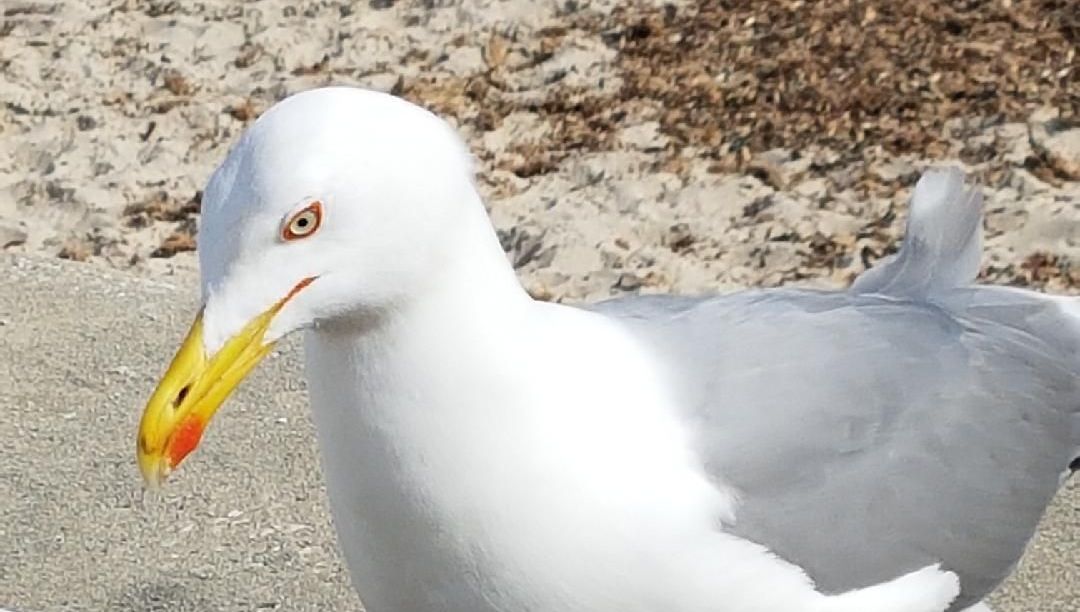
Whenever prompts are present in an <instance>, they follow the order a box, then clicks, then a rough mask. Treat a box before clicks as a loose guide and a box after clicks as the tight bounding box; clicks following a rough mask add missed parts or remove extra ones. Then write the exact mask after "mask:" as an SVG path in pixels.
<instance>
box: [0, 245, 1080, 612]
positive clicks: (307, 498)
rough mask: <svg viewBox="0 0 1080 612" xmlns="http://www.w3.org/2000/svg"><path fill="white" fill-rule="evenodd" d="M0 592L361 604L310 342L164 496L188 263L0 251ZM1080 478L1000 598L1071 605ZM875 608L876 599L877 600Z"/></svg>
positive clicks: (249, 391) (2, 596) (289, 351)
mask: <svg viewBox="0 0 1080 612" xmlns="http://www.w3.org/2000/svg"><path fill="white" fill-rule="evenodd" d="M0 274H2V275H3V277H4V278H5V279H7V282H5V283H3V284H0V338H2V339H3V340H2V341H0V406H3V407H4V411H5V415H6V416H5V418H3V419H0V439H2V440H4V441H5V443H4V444H3V445H0V500H3V502H2V503H0V608H5V607H6V608H11V609H13V610H15V611H16V612H53V611H64V612H67V611H87V612H99V611H107V612H159V611H160V612H166V611H167V612H248V611H252V610H301V611H306V610H311V611H325V610H335V611H337V612H348V611H350V610H356V611H358V610H360V606H359V602H358V600H357V598H356V595H355V594H354V593H353V591H352V589H351V588H350V587H349V584H348V578H347V573H346V571H345V570H344V568H343V567H342V565H341V561H340V558H339V556H338V549H337V545H336V543H335V541H334V537H333V533H332V531H331V526H330V519H329V515H328V513H327V508H326V505H325V504H326V496H325V491H324V489H323V484H322V481H321V476H320V471H319V469H318V463H317V458H316V455H315V445H314V438H313V436H314V432H313V430H312V426H311V424H310V422H309V420H308V413H307V400H306V396H305V390H304V382H303V375H302V372H301V365H300V351H299V347H298V343H297V342H295V341H293V342H289V343H287V344H286V345H285V346H283V347H282V349H281V350H280V352H279V353H276V354H275V355H274V356H272V357H270V358H268V360H267V362H266V363H265V364H264V365H262V366H260V367H259V369H258V370H256V371H255V373H254V374H253V375H252V378H251V379H250V380H249V381H247V382H245V384H244V385H243V386H242V387H241V388H240V389H239V390H238V392H237V394H236V395H235V396H234V397H233V398H232V399H230V400H229V404H228V406H227V407H226V409H224V410H222V411H221V413H220V415H219V417H218V418H217V420H216V421H215V425H214V427H213V428H212V430H211V431H210V432H209V433H208V434H207V437H206V439H205V441H204V443H203V445H202V447H201V448H200V449H199V451H198V455H197V456H196V457H194V459H192V460H191V461H189V462H188V463H186V464H185V465H184V469H183V470H181V471H180V472H179V473H178V474H176V475H175V477H174V478H173V479H171V480H170V482H169V485H168V486H167V487H166V488H165V489H164V490H163V493H162V495H161V496H155V495H150V494H147V493H145V492H144V491H143V488H142V484H141V481H140V477H139V474H138V469H137V467H136V466H135V462H134V458H133V455H134V448H133V447H134V431H135V428H136V426H137V423H138V410H137V407H138V406H140V405H141V404H142V402H143V401H144V400H145V397H146V395H147V394H148V393H149V392H150V391H151V389H152V388H153V385H154V383H155V382H156V378H157V376H158V375H159V374H160V371H161V369H162V368H163V367H164V363H165V360H166V359H167V358H168V356H169V355H170V354H171V353H172V351H173V350H174V349H175V344H176V342H177V341H178V339H179V338H180V337H181V335H182V334H183V332H184V330H185V329H186V327H187V325H188V324H189V322H190V317H191V312H192V309H193V308H194V307H195V304H196V293H197V290H196V286H197V285H196V282H195V280H194V278H191V277H189V276H187V275H181V276H179V277H177V278H174V279H171V280H170V282H168V283H165V282H160V281H154V280H146V279H144V278H140V277H137V276H134V275H131V274H130V273H129V272H127V271H110V270H105V269H102V268H101V267H99V266H86V265H80V264H75V263H71V262H64V261H58V260H56V259H45V258H42V257H38V256H35V257H32V258H29V259H27V258H26V257H25V256H11V255H0ZM1078 540H1080V487H1077V486H1076V481H1075V479H1074V484H1073V485H1071V486H1070V487H1069V488H1068V489H1067V490H1066V491H1064V492H1063V493H1062V495H1060V496H1059V499H1058V501H1057V503H1056V504H1055V506H1054V508H1053V509H1052V511H1051V512H1050V514H1049V515H1048V517H1047V519H1046V521H1045V524H1044V526H1043V529H1042V531H1041V533H1040V536H1039V537H1038V538H1037V539H1036V540H1035V542H1034V543H1033V545H1032V548H1031V550H1030V551H1029V553H1028V555H1027V557H1026V558H1025V560H1024V562H1023V564H1022V566H1021V568H1020V570H1019V571H1018V573H1017V574H1016V575H1015V576H1014V577H1013V578H1012V579H1011V580H1010V581H1009V583H1008V584H1007V586H1006V587H1004V588H1003V589H1002V590H1001V591H1000V592H999V593H997V594H996V596H995V602H996V604H997V605H998V607H997V608H996V610H997V612H1075V610H1076V609H1077V603H1076V602H1077V590H1076V585H1077V583H1078V579H1080V541H1078ZM868 612H869V611H868Z"/></svg>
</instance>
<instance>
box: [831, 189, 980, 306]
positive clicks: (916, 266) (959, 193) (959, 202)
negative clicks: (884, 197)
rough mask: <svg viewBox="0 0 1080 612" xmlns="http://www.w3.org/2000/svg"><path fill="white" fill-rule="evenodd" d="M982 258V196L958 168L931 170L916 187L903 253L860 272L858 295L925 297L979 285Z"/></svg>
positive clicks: (855, 290)
mask: <svg viewBox="0 0 1080 612" xmlns="http://www.w3.org/2000/svg"><path fill="white" fill-rule="evenodd" d="M981 258H982V193H981V192H980V191H979V189H978V188H972V189H965V186H964V173H963V171H961V170H959V169H956V168H949V169H940V170H929V171H927V172H926V173H925V174H923V176H922V177H921V178H920V179H919V182H918V183H917V184H916V185H915V190H914V193H913V194H912V197H911V211H910V213H909V214H908V222H907V231H906V235H905V237H904V243H903V245H901V247H900V252H899V253H897V254H896V255H894V256H892V257H890V258H887V259H886V260H884V261H883V262H882V263H879V264H878V265H877V266H874V267H873V268H871V269H870V270H867V271H866V272H864V273H863V274H861V275H860V276H859V277H858V278H857V279H855V283H854V284H853V285H852V286H851V291H852V292H854V293H875V294H880V295H888V296H895V297H903V298H913V297H914V298H918V297H926V296H927V295H930V294H933V293H935V292H940V291H945V290H948V289H953V288H956V287H963V286H965V285H969V284H971V283H972V282H974V280H975V277H976V276H977V275H978V273H979V264H980V261H981Z"/></svg>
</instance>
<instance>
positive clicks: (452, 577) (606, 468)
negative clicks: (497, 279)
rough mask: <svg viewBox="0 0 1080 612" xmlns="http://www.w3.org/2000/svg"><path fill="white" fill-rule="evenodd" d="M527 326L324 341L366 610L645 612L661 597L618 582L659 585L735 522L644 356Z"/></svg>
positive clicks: (325, 412) (558, 327) (590, 319)
mask: <svg viewBox="0 0 1080 612" xmlns="http://www.w3.org/2000/svg"><path fill="white" fill-rule="evenodd" d="M528 316H530V317H531V318H532V319H531V324H530V325H528V326H525V325H515V324H514V323H515V322H513V321H504V322H503V323H504V324H503V325H496V326H494V327H495V328H497V329H500V330H504V332H503V333H502V334H489V333H485V332H483V331H482V330H480V329H468V328H467V327H466V328H462V327H457V328H455V329H450V330H447V329H438V328H437V327H435V329H431V328H429V327H428V326H427V325H426V324H425V322H424V321H412V322H411V323H410V325H408V326H398V327H396V328H395V330H396V331H391V330H387V331H386V332H385V335H382V336H380V335H377V334H369V335H368V336H367V337H365V338H363V339H360V338H355V337H350V336H348V335H346V334H341V333H340V331H338V332H337V333H333V332H330V331H329V330H327V331H324V332H314V333H312V334H311V335H310V337H309V341H308V344H307V356H308V370H307V371H308V377H309V380H310V387H311V397H312V404H313V408H314V415H315V421H316V424H317V426H318V430H319V440H320V446H321V449H322V453H323V458H324V469H325V471H326V476H327V480H328V486H329V489H330V497H331V503H332V507H333V511H334V517H335V522H336V526H337V529H338V531H339V535H340V539H341V542H342V546H343V548H344V550H345V554H346V557H347V559H348V562H349V566H350V569H351V571H352V575H353V579H354V582H355V585H356V586H357V588H358V589H359V591H360V593H361V597H362V598H363V599H364V600H365V604H366V605H367V606H368V608H369V610H372V611H373V612H381V611H382V610H393V611H404V610H415V611H417V612H420V611H424V610H436V609H437V610H461V611H462V612H465V611H480V610H487V609H491V610H495V609H499V610H504V611H505V610H510V611H516V610H525V609H542V610H545V609H551V610H556V609H559V610H593V611H596V610H609V609H610V610H612V611H614V610H616V609H619V607H620V606H621V609H623V610H626V609H635V606H637V605H641V604H642V603H644V602H648V601H650V600H652V599H655V597H654V596H651V595H649V594H648V593H645V592H634V591H635V589H640V590H648V589H653V588H658V587H657V586H656V584H659V583H662V582H663V581H662V580H656V581H655V582H654V583H653V584H649V583H648V581H644V580H643V581H639V582H640V584H638V585H635V584H634V583H633V582H628V581H627V580H625V579H619V578H616V577H615V576H608V575H605V574H612V573H613V574H623V575H627V574H628V575H635V574H637V575H642V576H646V575H652V576H658V575H659V574H660V573H662V572H663V571H665V570H664V568H665V567H666V566H667V565H668V563H669V562H666V561H665V558H667V557H670V555H669V554H667V553H669V552H670V551H667V550H665V547H666V546H669V545H670V544H672V543H674V542H676V541H683V540H684V539H685V538H689V537H694V536H695V534H697V535H703V534H706V533H708V532H709V531H710V530H712V529H714V528H715V526H716V522H717V521H718V519H719V517H721V516H724V515H728V516H729V515H730V513H731V511H732V507H731V500H730V499H727V498H725V497H724V496H723V495H721V494H720V493H719V492H718V490H717V489H716V488H715V487H713V486H712V485H710V484H709V483H708V482H707V481H706V479H705V477H704V475H703V474H702V472H701V470H700V468H698V467H697V463H696V462H695V461H694V458H693V457H692V456H691V454H690V452H689V450H688V449H689V446H688V444H687V438H686V436H685V433H684V432H683V431H682V428H681V426H680V424H679V423H678V422H677V420H676V419H675V416H674V415H675V411H674V410H673V409H672V407H671V406H670V405H669V403H668V401H667V398H666V397H665V394H664V393H663V390H662V389H661V386H660V384H659V381H658V380H657V379H656V374H655V371H654V368H653V367H652V366H651V364H650V363H649V362H648V359H647V358H646V357H645V356H644V355H643V354H641V353H640V352H639V351H638V349H637V347H636V346H635V345H634V344H633V342H632V341H631V340H630V339H629V338H627V337H625V336H624V335H623V334H622V333H621V331H620V330H618V329H617V328H614V327H612V326H609V325H608V324H606V323H604V324H601V323H603V322H602V320H600V319H599V318H598V317H597V316H596V315H592V314H589V313H584V312H580V311H576V310H571V309H568V308H562V307H552V306H547V305H536V306H534V307H533V308H532V309H531V310H530V312H529V315H528ZM486 323H488V324H489V325H485V326H484V329H491V328H492V327H493V326H492V325H490V324H491V323H492V322H491V321H487V322H486ZM505 330H512V331H505ZM613 585H617V586H618V588H619V592H614V590H613V589H612V586H613ZM658 602H659V600H658ZM628 606H629V607H628Z"/></svg>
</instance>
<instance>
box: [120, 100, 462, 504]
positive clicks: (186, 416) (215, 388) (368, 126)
mask: <svg viewBox="0 0 1080 612" xmlns="http://www.w3.org/2000/svg"><path fill="white" fill-rule="evenodd" d="M475 197H476V196H475V189H474V186H473V182H472V167H471V158H470V157H469V155H468V153H467V150H466V148H465V146H464V144H463V143H462V142H461V140H460V139H459V138H458V136H457V135H456V133H455V132H454V131H453V130H452V129H451V128H450V126H449V125H447V124H446V123H445V122H443V121H442V120H441V119H439V118H438V117H436V116H435V115H433V114H432V113H430V112H428V111H426V110H424V109H422V108H420V107H417V106H415V105H413V104H410V103H408V102H406V101H404V100H401V99H399V98H396V97H393V96H390V95H387V94H382V93H378V92H372V91H367V90H362V89H355V88H348V87H329V88H323V89H316V90H311V91H307V92H304V93H300V94H297V95H294V96H292V97H290V98H287V99H285V100H284V101H282V102H280V103H278V104H277V105H275V106H274V107H272V108H271V109H269V110H268V111H267V112H266V113H265V114H263V115H262V116H261V117H260V118H259V119H258V120H257V121H255V123H254V124H252V126H251V127H250V128H249V129H248V130H247V131H246V132H245V133H244V134H243V135H242V136H241V138H240V139H239V141H238V142H237V143H236V144H235V146H234V147H233V148H232V150H231V151H230V152H229V154H228V156H227V157H226V159H225V161H224V162H222V163H221V165H220V166H219V167H218V168H217V169H216V171H215V172H214V173H213V176H212V177H211V178H210V181H209V183H208V184H207V186H206V189H205V191H204V195H203V203H202V214H201V219H200V227H199V235H198V254H199V267H200V271H201V290H202V303H203V305H202V308H201V309H200V311H199V313H198V314H197V316H196V317H195V321H194V323H193V324H192V326H191V329H190V330H189V332H188V334H187V337H186V339H185V340H184V342H183V344H182V345H181V347H180V349H179V350H178V351H177V354H176V356H175V357H174V358H173V362H172V364H171V365H170V366H169V369H168V371H167V372H166V373H165V375H164V376H163V378H162V380H161V382H160V383H159V385H158V387H157V389H156V390H155V391H154V393H153V395H152V396H151V398H150V400H149V402H148V404H147V406H146V409H145V410H144V412H143V416H142V420H141V422H140V426H139V434H138V444H137V454H138V459H139V466H140V469H141V471H142V473H143V477H144V479H145V480H146V481H147V483H149V484H150V485H152V486H155V485H157V484H159V483H160V482H161V481H162V480H163V479H164V478H165V477H166V476H167V475H168V474H169V473H170V472H171V471H172V470H173V469H174V468H175V467H176V466H177V465H178V464H179V463H180V462H181V461H182V460H183V459H184V457H185V456H187V455H188V454H189V453H190V452H191V451H192V450H194V449H195V447H196V446H197V445H198V443H199V440H200V439H201V436H202V432H203V430H204V429H205V427H206V425H207V423H208V422H209V420H210V418H211V417H212V416H213V415H214V413H215V412H216V411H217V409H218V408H219V407H220V406H221V404H222V403H223V402H224V401H225V398H226V397H228V395H229V394H230V393H231V392H232V390H233V389H234V388H235V387H236V386H237V385H238V384H239V382H240V381H241V380H242V379H243V378H244V376H246V374H247V373H248V372H249V371H251V369H252V368H254V367H255V365H256V364H258V362H259V361H260V360H261V359H262V358H263V357H264V356H265V355H266V354H267V353H268V352H269V351H270V349H271V348H272V346H273V345H274V343H275V342H276V341H277V340H279V339H280V338H282V337H283V336H285V335H287V334H289V333H291V332H293V331H296V330H300V329H304V328H306V327H310V326H313V325H315V324H317V323H319V322H320V321H330V320H334V319H337V318H342V317H349V316H358V315H359V316H364V315H365V314H369V313H378V312H380V311H383V310H386V309H392V308H395V307H396V305H397V304H399V303H401V302H402V301H403V300H406V299H407V298H408V297H409V295H411V294H413V293H415V292H417V291H419V290H420V288H421V286H422V285H423V284H424V283H428V282H431V277H432V273H431V271H432V270H437V269H438V268H439V264H440V261H442V260H443V258H444V257H445V256H446V254H447V253H448V250H449V249H450V248H451V244H450V242H451V241H452V236H454V229H455V224H458V223H461V222H462V219H463V218H465V217H467V215H463V211H464V210H466V209H467V208H466V207H467V206H468V205H470V204H472V203H473V202H474V201H475Z"/></svg>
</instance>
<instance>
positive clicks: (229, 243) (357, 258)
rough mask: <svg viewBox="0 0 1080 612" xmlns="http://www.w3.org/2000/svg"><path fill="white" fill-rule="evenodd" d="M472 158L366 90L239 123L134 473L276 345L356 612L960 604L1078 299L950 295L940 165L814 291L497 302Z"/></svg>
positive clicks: (1033, 437)
mask: <svg viewBox="0 0 1080 612" xmlns="http://www.w3.org/2000/svg"><path fill="white" fill-rule="evenodd" d="M473 174H474V172H473V166H472V161H471V158H470V156H469V154H468V152H467V148H466V147H465V145H464V144H463V142H462V140H461V139H460V138H459V136H458V135H457V134H456V133H455V131H454V130H453V129H452V128H451V127H450V126H449V125H448V124H447V123H445V122H444V121H443V120H441V119H439V118H438V117H436V116H435V115H434V114H432V113H430V112H428V111H427V110H424V109H422V108H420V107H419V106H416V105H413V104H411V103H409V102H407V101H404V100H402V99H400V98H397V97H394V96H391V95H388V94H383V93H378V92H373V91H368V90H364V89H359V88H351V87H327V88H321V89H315V90H310V91H306V92H303V93H299V94H296V95H293V96H291V97H289V98H286V99H285V100H283V101H281V102H279V103H277V104H276V105H275V106H274V107H272V108H271V109H270V110H268V111H267V112H266V113H265V114H264V115H263V116H261V117H260V118H259V119H258V120H257V121H255V122H254V123H253V124H252V125H251V126H250V127H249V129H248V130H247V131H246V132H245V133H244V134H243V135H242V136H241V137H240V138H239V140H238V142H237V143H236V144H235V145H234V146H233V148H232V149H231V150H230V152H229V153H228V155H227V157H226V159H225V160H224V162H222V163H221V165H220V166H219V167H218V168H217V169H216V170H215V172H214V173H213V175H212V177H211V178H210V180H209V183H208V185H207V187H206V189H205V192H204V197H203V203H202V218H201V225H200V228H199V235H198V245H199V247H198V254H199V264H200V271H201V293H202V307H201V308H200V310H199V312H198V314H197V315H196V317H195V320H194V323H193V324H192V326H191V329H190V331H189V332H188V334H187V336H186V338H185V339H184V340H183V343H182V345H181V347H180V349H179V350H178V352H177V353H176V356H175V357H174V359H173V361H172V363H171V365H170V366H169V368H168V370H167V371H166V373H165V374H164V376H163V378H162V379H161V381H160V383H159V385H158V387H157V389H156V390H155V391H154V393H153V395H152V396H151V398H150V399H149V401H148V403H147V406H146V408H145V410H144V413H143V416H142V420H141V423H140V425H139V431H138V437H137V456H138V462H139V466H140V469H141V471H142V474H143V477H144V479H145V480H146V482H147V483H148V485H149V486H159V485H160V484H161V483H162V481H163V480H164V479H165V478H166V477H167V476H168V475H169V474H170V473H171V472H172V471H174V470H175V469H176V467H177V466H178V465H179V464H180V462H181V461H183V460H184V458H185V457H186V456H187V455H188V454H189V453H191V451H193V450H194V449H195V448H196V447H197V446H198V444H199V442H200V440H201V438H202V435H203V432H204V431H205V429H206V427H207V424H208V423H209V421H210V419H211V418H212V417H213V416H214V414H215V412H216V411H217V410H218V409H219V407H220V406H221V405H222V403H223V402H224V401H225V399H226V397H227V396H228V395H229V394H230V392H231V391H232V390H233V389H234V388H235V387H236V386H237V385H238V384H239V383H240V382H241V380H242V379H243V378H244V377H245V375H247V373H248V372H249V371H251V369H252V368H254V367H255V366H256V365H257V364H258V362H259V361H260V360H261V359H262V358H263V357H265V356H266V355H267V354H268V353H269V352H270V350H271V349H272V347H273V346H274V345H275V343H276V342H277V341H278V340H280V339H281V338H282V337H284V336H286V335H288V334H291V333H295V332H302V333H303V336H304V340H305V343H304V353H305V373H306V377H307V380H308V383H309V393H310V402H311V408H312V413H313V420H314V423H315V425H316V431H317V438H318V444H319V448H320V457H321V461H322V468H323V470H324V473H325V477H326V481H327V488H328V493H329V498H330V505H331V510H332V516H333V521H334V524H335V528H336V531H337V535H338V539H339V542H340V545H341V549H342V550H343V553H344V557H345V560H346V563H347V565H348V568H349V571H350V575H351V578H352V581H353V584H354V586H355V588H356V589H357V590H358V592H359V593H360V596H361V599H362V600H363V602H364V604H365V606H366V609H367V610H369V611H371V612H435V611H440V612H447V611H449V612H496V611H498V612H526V611H528V612H556V611H557V612H636V611H642V612H644V611H649V612H655V611H657V610H664V611H673V612H777V611H791V612H943V611H946V610H949V611H960V610H982V611H985V610H987V609H988V608H986V607H985V606H984V604H982V603H980V602H981V601H982V600H983V599H984V598H985V597H986V596H987V595H988V594H989V593H990V592H991V591H992V590H993V589H994V588H995V587H996V586H998V585H999V584H1000V583H1001V582H1002V581H1003V580H1004V579H1005V578H1006V577H1007V576H1008V575H1009V574H1010V572H1011V571H1012V570H1013V568H1014V567H1015V565H1016V563H1017V562H1018V560H1019V559H1020V557H1021V555H1022V553H1023V552H1024V549H1025V546H1026V545H1027V543H1028V542H1029V540H1030V539H1031V537H1032V536H1033V534H1034V532H1035V529H1036V526H1037V523H1038V522H1039V519H1040V517H1041V516H1042V515H1043V513H1044V511H1045V509H1046V507H1047V505H1048V504H1049V503H1050V501H1051V499H1052V497H1053V496H1054V495H1055V493H1056V492H1057V491H1058V489H1059V487H1060V486H1061V484H1062V482H1063V481H1064V479H1065V478H1066V477H1067V475H1068V474H1069V473H1070V470H1069V466H1070V464H1073V466H1074V467H1075V465H1076V459H1077V456H1078V454H1080V388H1078V381H1080V354H1078V351H1080V318H1078V317H1080V312H1078V310H1077V302H1076V301H1074V300H1072V299H1069V298H1065V297H1055V296H1048V295H1043V294H1040V293H1035V292H1031V291H1025V290H1020V289H1015V288H1004V287H991V286H979V285H976V284H975V276H976V273H977V271H978V269H979V259H980V254H981V250H982V246H981V241H982V237H981V223H982V221H981V219H982V200H981V196H980V192H979V190H978V189H968V188H967V187H966V186H965V181H964V175H963V173H962V172H960V171H959V170H948V169H943V170H941V169H939V170H930V171H928V172H926V173H925V174H924V175H923V176H922V177H921V178H920V180H919V181H918V183H917V184H916V186H915V188H914V191H913V195H912V200H911V210H910V214H909V220H908V224H907V229H906V232H907V233H906V236H905V240H904V242H903V244H902V246H901V248H900V250H899V251H898V253H897V254H896V255H895V256H893V257H891V258H889V259H887V260H884V261H882V262H880V264H879V265H877V266H875V267H874V268H872V269H870V270H869V271H867V272H865V273H863V274H862V275H861V276H859V277H858V278H857V279H856V280H855V282H854V284H853V285H852V286H851V287H850V288H848V289H846V290H842V291H818V290H810V289H799V288H775V289H757V290H747V291H742V292H737V293H732V294H726V295H702V296H676V295H653V296H630V297H624V298H617V299H611V300H608V301H603V302H600V303H594V304H586V305H577V306H571V305H563V304H556V303H548V302H542V301H536V300H533V299H532V298H531V297H530V296H529V295H528V293H527V292H526V291H524V290H523V288H522V286H521V284H520V283H519V281H518V279H517V277H516V275H515V273H514V270H513V269H512V267H511V265H510V264H509V263H508V261H507V258H506V256H505V254H504V252H503V251H502V249H501V248H500V245H499V241H498V240H497V238H496V235H495V232H494V230H493V228H492V225H491V222H490V220H489V218H488V216H487V213H486V210H485V208H484V205H483V202H482V201H481V198H480V196H479V195H478V193H477V190H476V188H475V185H474V181H473Z"/></svg>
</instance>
